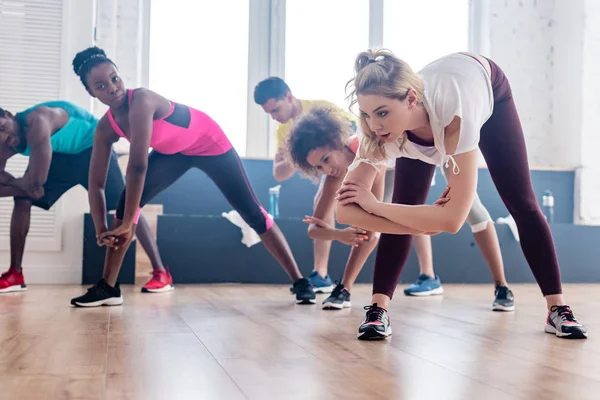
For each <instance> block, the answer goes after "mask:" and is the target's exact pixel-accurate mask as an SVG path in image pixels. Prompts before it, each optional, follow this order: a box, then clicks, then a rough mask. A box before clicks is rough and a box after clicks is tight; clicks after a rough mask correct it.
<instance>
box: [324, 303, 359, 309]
mask: <svg viewBox="0 0 600 400" xmlns="http://www.w3.org/2000/svg"><path fill="white" fill-rule="evenodd" d="M350 307H352V303H350V302H349V301H344V302H343V303H342V304H339V303H332V302H330V301H328V302H327V303H323V306H322V307H321V308H323V310H341V309H343V308H350Z"/></svg>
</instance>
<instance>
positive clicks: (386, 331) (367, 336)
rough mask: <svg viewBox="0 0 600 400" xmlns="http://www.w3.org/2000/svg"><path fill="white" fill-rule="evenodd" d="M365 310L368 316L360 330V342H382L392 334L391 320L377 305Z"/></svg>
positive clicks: (367, 307) (366, 307)
mask: <svg viewBox="0 0 600 400" xmlns="http://www.w3.org/2000/svg"><path fill="white" fill-rule="evenodd" d="M365 310H367V315H366V317H365V320H364V321H363V323H362V324H361V326H360V327H359V328H358V338H359V339H360V340H380V339H385V338H386V337H388V336H390V335H391V334H392V327H391V326H390V319H389V318H388V315H387V311H386V310H385V309H383V308H381V307H378V306H377V303H375V304H373V305H372V306H365Z"/></svg>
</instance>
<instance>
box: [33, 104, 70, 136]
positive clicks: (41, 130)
mask: <svg viewBox="0 0 600 400" xmlns="http://www.w3.org/2000/svg"><path fill="white" fill-rule="evenodd" d="M68 120H69V115H68V113H67V112H66V111H64V110H62V109H55V108H54V107H47V106H42V107H37V108H36V109H35V110H32V111H31V112H30V113H28V114H27V116H26V117H25V124H26V125H27V129H26V132H25V134H26V136H27V138H28V140H29V141H31V139H33V138H34V137H42V136H50V135H51V134H52V132H53V131H56V130H58V129H60V128H61V127H62V126H64V125H65V124H66V123H67V122H68Z"/></svg>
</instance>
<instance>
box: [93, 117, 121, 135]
mask: <svg viewBox="0 0 600 400" xmlns="http://www.w3.org/2000/svg"><path fill="white" fill-rule="evenodd" d="M95 135H99V136H102V138H103V139H106V140H107V141H109V142H116V141H117V140H119V135H118V134H117V133H116V132H115V130H114V129H113V127H112V124H111V123H110V120H109V119H108V112H106V113H105V114H104V115H103V116H102V118H100V120H99V121H98V125H97V126H96V132H95Z"/></svg>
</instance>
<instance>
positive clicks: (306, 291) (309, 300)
mask: <svg viewBox="0 0 600 400" xmlns="http://www.w3.org/2000/svg"><path fill="white" fill-rule="evenodd" d="M294 293H295V294H296V303H297V304H315V303H316V300H315V298H316V296H315V291H314V290H313V287H312V285H311V284H310V282H309V281H308V279H306V278H300V279H298V280H297V281H296V282H294Z"/></svg>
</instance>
